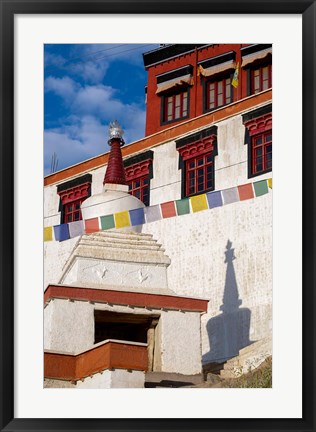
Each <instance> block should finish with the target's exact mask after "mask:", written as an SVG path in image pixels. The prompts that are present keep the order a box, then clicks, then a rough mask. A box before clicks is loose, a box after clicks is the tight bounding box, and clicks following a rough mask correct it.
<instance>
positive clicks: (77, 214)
mask: <svg viewBox="0 0 316 432" xmlns="http://www.w3.org/2000/svg"><path fill="white" fill-rule="evenodd" d="M84 199H85V198H84ZM84 199H79V200H76V201H72V202H70V203H68V204H65V205H64V222H65V223H67V222H75V221H78V220H81V219H82V215H81V210H80V206H81V203H82V201H84Z"/></svg>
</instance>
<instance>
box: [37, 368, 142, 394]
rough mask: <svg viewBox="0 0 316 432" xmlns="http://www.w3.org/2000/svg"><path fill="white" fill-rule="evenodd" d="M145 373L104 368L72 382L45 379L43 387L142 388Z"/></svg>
mask: <svg viewBox="0 0 316 432" xmlns="http://www.w3.org/2000/svg"><path fill="white" fill-rule="evenodd" d="M144 385H145V373H144V372H142V371H136V370H132V371H127V370H125V369H114V370H111V371H110V370H105V371H103V372H102V373H97V374H94V375H92V376H91V377H87V378H85V379H84V380H79V381H76V383H74V382H70V381H63V380H56V379H45V380H44V388H72V389H79V390H80V389H109V388H144Z"/></svg>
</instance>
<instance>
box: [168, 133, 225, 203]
mask: <svg viewBox="0 0 316 432" xmlns="http://www.w3.org/2000/svg"><path fill="white" fill-rule="evenodd" d="M176 149H177V150H178V152H179V169H181V196H182V198H184V197H187V196H194V195H199V194H201V193H204V192H206V190H203V191H196V192H195V193H193V194H190V195H189V194H188V193H187V168H186V166H187V164H188V162H189V161H190V160H191V159H195V158H198V157H199V156H206V155H211V156H212V158H213V160H212V164H213V178H212V188H210V189H207V191H210V190H214V189H215V156H217V126H212V127H210V128H207V129H204V130H202V131H199V132H196V133H194V134H191V135H189V136H187V137H184V138H181V139H179V140H176Z"/></svg>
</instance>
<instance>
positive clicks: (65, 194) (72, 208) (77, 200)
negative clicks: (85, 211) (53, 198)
mask: <svg viewBox="0 0 316 432" xmlns="http://www.w3.org/2000/svg"><path fill="white" fill-rule="evenodd" d="M89 190H90V182H87V183H83V184H81V185H79V186H75V187H73V188H70V189H67V190H64V191H61V192H59V196H60V199H61V204H62V214H61V223H70V222H75V221H78V220H82V214H81V208H80V206H81V203H82V202H83V201H84V200H86V199H87V198H88V196H89ZM78 206H79V208H78Z"/></svg>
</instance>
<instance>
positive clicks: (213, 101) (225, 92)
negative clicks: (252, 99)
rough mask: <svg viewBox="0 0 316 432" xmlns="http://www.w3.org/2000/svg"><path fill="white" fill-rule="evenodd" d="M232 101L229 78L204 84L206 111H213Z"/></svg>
mask: <svg viewBox="0 0 316 432" xmlns="http://www.w3.org/2000/svg"><path fill="white" fill-rule="evenodd" d="M231 101H232V90H231V78H230V77H226V78H222V79H219V80H217V81H213V80H212V81H208V82H207V83H206V110H211V109H215V108H218V107H221V106H223V105H226V104H229V103H230V102H231Z"/></svg>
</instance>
